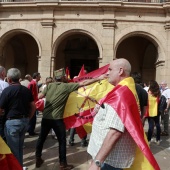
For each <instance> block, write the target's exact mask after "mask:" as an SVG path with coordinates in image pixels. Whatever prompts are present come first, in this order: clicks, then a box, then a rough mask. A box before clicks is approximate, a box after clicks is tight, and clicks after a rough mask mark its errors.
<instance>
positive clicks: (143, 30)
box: [115, 26, 166, 61]
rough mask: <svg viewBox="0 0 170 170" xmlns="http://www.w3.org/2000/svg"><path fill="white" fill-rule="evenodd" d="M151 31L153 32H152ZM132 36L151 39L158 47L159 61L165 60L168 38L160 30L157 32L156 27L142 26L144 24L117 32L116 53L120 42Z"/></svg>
mask: <svg viewBox="0 0 170 170" xmlns="http://www.w3.org/2000/svg"><path fill="white" fill-rule="evenodd" d="M129 30H130V31H129ZM150 32H151V33H152V34H150ZM130 36H143V37H145V38H147V39H149V40H150V41H151V42H152V43H153V44H154V45H155V47H156V48H157V50H158V54H159V59H158V61H165V58H166V57H165V56H166V55H165V50H164V49H165V45H164V46H163V45H162V44H165V42H166V39H165V37H163V36H162V35H161V34H160V32H157V31H156V30H154V29H151V28H150V27H149V28H148V27H144V26H143V27H142V26H132V27H130V28H128V29H124V30H121V31H120V33H117V36H116V39H115V54H116V51H117V48H118V46H119V44H120V43H121V42H122V41H123V40H124V39H126V38H128V37H130Z"/></svg>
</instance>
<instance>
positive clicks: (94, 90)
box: [64, 80, 114, 136]
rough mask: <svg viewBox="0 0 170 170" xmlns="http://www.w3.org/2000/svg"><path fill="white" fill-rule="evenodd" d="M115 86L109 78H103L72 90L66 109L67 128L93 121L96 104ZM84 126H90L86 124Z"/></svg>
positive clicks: (65, 120)
mask: <svg viewBox="0 0 170 170" xmlns="http://www.w3.org/2000/svg"><path fill="white" fill-rule="evenodd" d="M113 87H114V86H112V85H111V84H110V83H109V82H108V81H107V80H102V81H100V82H96V83H93V84H91V85H89V86H85V87H81V88H79V89H78V91H74V92H72V93H71V94H70V95H69V98H68V100H67V103H66V107H65V111H64V122H65V125H66V128H67V129H69V128H75V127H79V126H82V125H84V124H86V123H92V121H93V115H92V111H93V108H94V106H95V105H96V104H98V101H99V100H100V99H101V98H103V97H104V96H105V95H106V94H107V93H108V92H109V91H111V90H112V89H113ZM84 127H88V126H87V125H85V126H84ZM86 129H88V128H86ZM87 131H90V130H87ZM80 136H82V134H80Z"/></svg>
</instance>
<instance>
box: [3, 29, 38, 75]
mask: <svg viewBox="0 0 170 170" xmlns="http://www.w3.org/2000/svg"><path fill="white" fill-rule="evenodd" d="M40 55H41V46H40V43H39V41H38V39H37V37H36V36H35V35H33V34H32V33H31V32H29V31H27V30H24V29H14V30H10V31H8V32H6V33H4V34H3V35H2V36H1V42H0V63H1V64H2V65H3V66H5V67H6V69H9V68H11V67H17V68H18V69H20V70H21V74H22V78H24V75H25V74H28V73H29V74H32V73H34V72H37V71H38V56H40Z"/></svg>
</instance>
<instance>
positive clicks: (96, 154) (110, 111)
mask: <svg viewBox="0 0 170 170" xmlns="http://www.w3.org/2000/svg"><path fill="white" fill-rule="evenodd" d="M5 77H7V81H8V82H6V81H5ZM40 79H41V75H40V73H38V72H36V73H34V74H33V76H31V75H30V74H27V75H26V76H25V79H24V80H21V72H20V70H19V69H17V68H11V69H9V70H8V71H7V73H6V69H5V68H4V67H2V66H0V136H1V137H2V138H3V139H4V140H5V141H6V143H7V144H8V146H9V147H10V149H11V151H12V153H13V154H14V155H15V157H16V158H17V160H18V161H19V163H20V165H21V166H22V167H23V145H24V138H25V134H26V132H27V133H28V134H29V136H30V137H31V136H38V140H37V144H36V151H35V159H36V168H39V167H41V165H42V164H43V163H44V160H43V159H42V150H43V145H44V142H45V141H46V138H47V136H48V134H49V132H50V130H51V129H52V130H53V133H54V134H55V135H56V138H57V140H58V143H59V164H60V169H61V170H70V169H73V168H74V167H73V165H70V164H68V163H67V157H66V128H65V124H64V121H63V114H64V108H65V105H66V102H67V99H68V97H69V94H70V93H71V92H73V91H75V90H77V89H78V88H79V87H82V86H86V85H89V84H92V83H94V82H96V81H100V80H102V79H108V82H109V83H110V84H112V85H114V86H115V87H114V89H113V92H112V93H109V94H108V95H107V96H106V97H105V98H104V99H101V101H99V103H100V104H97V105H96V106H95V108H94V112H95V117H94V121H93V125H92V133H91V135H90V140H89V143H87V140H86V138H87V136H85V138H83V139H82V142H81V144H82V146H88V148H87V152H88V153H89V154H90V155H91V156H92V161H91V164H90V167H89V170H99V169H101V170H123V169H124V168H130V167H131V166H132V164H133V162H134V159H135V153H136V148H137V143H136V141H135V140H134V138H133V136H132V134H131V132H130V131H129V130H128V127H127V124H126V122H124V117H122V115H123V116H125V117H126V116H129V115H131V114H136V116H134V119H135V120H136V121H137V123H138V124H139V126H140V125H142V126H144V125H145V122H146V119H147V120H148V125H149V127H148V133H147V139H148V142H149V144H151V142H153V140H152V139H153V136H154V135H155V136H156V141H155V142H156V144H158V145H159V144H160V141H161V139H160V138H161V135H164V136H168V135H169V133H168V128H169V112H170V89H169V88H168V87H167V83H166V82H165V81H164V82H161V83H160V85H159V84H158V83H157V82H156V81H155V80H151V81H149V84H148V86H145V87H142V85H141V83H142V79H141V75H140V73H137V72H133V73H131V65H130V63H129V62H128V61H127V60H126V59H123V58H122V59H116V60H113V61H111V62H110V65H109V68H108V72H107V73H106V74H103V75H101V76H99V77H97V78H92V79H88V80H84V81H81V82H76V83H74V82H72V83H68V81H67V79H66V76H65V73H64V72H61V74H60V75H56V76H55V78H54V79H53V78H52V77H47V78H46V82H45V83H44V84H43V85H42V84H41V90H39V89H40V88H39V86H38V82H39V81H40ZM129 81H130V84H128V83H125V84H126V86H127V87H128V89H126V88H125V89H124V88H123V90H124V93H122V90H119V89H120V87H121V86H122V84H123V83H124V82H129ZM123 87H124V86H123ZM129 89H130V94H132V98H133V100H131V101H130V105H129V101H127V100H124V96H123V95H125V94H126V93H127V94H128V93H129ZM114 95H115V96H116V97H115V96H114ZM42 98H45V100H46V102H45V107H44V110H43V113H42V121H41V127H40V133H39V134H38V133H36V132H35V127H36V117H37V114H38V111H37V109H36V106H35V103H36V102H37V101H38V100H39V99H42ZM118 101H119V102H118ZM101 105H102V107H101ZM132 106H133V107H134V108H138V109H137V111H135V113H131V112H133V110H131V108H130V107H132ZM121 107H125V108H126V109H125V112H123V113H122V111H121V109H120V108H121ZM160 120H161V122H162V124H163V128H162V129H161V126H160ZM154 126H156V133H155V131H154ZM74 134H75V129H74V128H73V129H70V140H69V144H70V146H73V145H74ZM83 141H84V142H83ZM144 145H145V143H144Z"/></svg>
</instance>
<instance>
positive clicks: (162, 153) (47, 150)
mask: <svg viewBox="0 0 170 170" xmlns="http://www.w3.org/2000/svg"><path fill="white" fill-rule="evenodd" d="M40 122H41V114H40V115H39V116H38V117H37V126H36V132H39V131H40ZM145 130H146V131H147V123H146V124H145ZM89 137H90V136H88V139H89ZM37 138H38V137H33V138H30V137H28V135H26V139H25V148H24V166H26V167H28V170H34V169H35V170H59V161H58V142H57V140H55V139H53V138H52V136H51V134H49V135H48V138H47V140H46V142H45V144H44V150H43V155H42V158H43V159H44V160H45V162H44V164H43V165H42V166H41V167H40V168H35V146H36V141H37ZM68 140H69V135H68V137H67V143H68ZM161 140H162V141H161V143H160V145H159V146H158V145H156V144H155V143H151V150H152V153H153V154H154V156H155V158H156V160H157V162H158V164H159V166H160V168H161V170H170V137H169V136H168V137H166V136H163V137H161ZM86 149H87V148H86V147H85V148H82V147H81V146H80V139H79V137H78V136H77V135H75V145H74V146H69V145H67V158H68V163H70V164H73V165H74V167H75V168H74V170H88V167H89V162H90V159H91V157H90V156H89V155H88V154H87V152H86ZM146 170H147V169H146Z"/></svg>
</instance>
